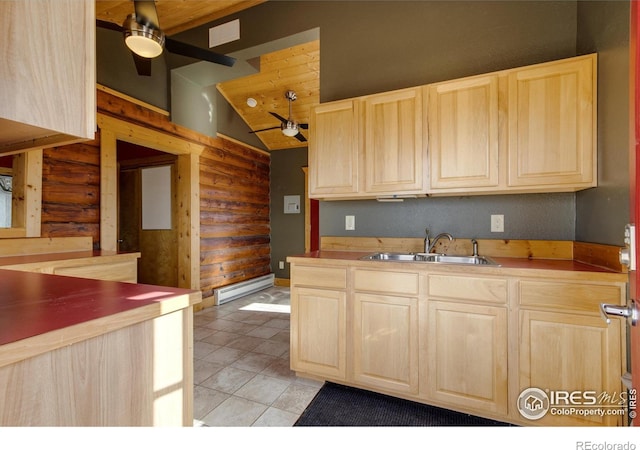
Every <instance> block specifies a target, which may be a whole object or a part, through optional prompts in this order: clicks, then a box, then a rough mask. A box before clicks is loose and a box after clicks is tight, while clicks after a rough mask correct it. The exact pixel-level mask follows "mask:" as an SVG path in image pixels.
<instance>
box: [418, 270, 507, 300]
mask: <svg viewBox="0 0 640 450" xmlns="http://www.w3.org/2000/svg"><path fill="white" fill-rule="evenodd" d="M428 279H429V282H428V284H429V287H428V289H429V290H428V292H429V297H438V298H445V299H455V300H476V301H483V302H491V303H506V301H507V292H508V287H507V280H502V279H497V278H478V277H471V276H468V277H466V276H465V277H459V276H450V275H429V278H428Z"/></svg>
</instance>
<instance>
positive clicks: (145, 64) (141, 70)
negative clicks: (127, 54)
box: [131, 52, 151, 77]
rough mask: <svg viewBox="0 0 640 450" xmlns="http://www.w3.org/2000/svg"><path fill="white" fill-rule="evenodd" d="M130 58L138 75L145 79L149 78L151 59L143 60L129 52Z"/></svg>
mask: <svg viewBox="0 0 640 450" xmlns="http://www.w3.org/2000/svg"><path fill="white" fill-rule="evenodd" d="M131 56H132V57H133V62H134V63H135V65H136V70H137V71H138V75H142V76H145V77H149V76H151V58H144V57H142V56H140V55H137V54H136V53H133V52H131Z"/></svg>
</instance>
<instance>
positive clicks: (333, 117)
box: [309, 100, 360, 198]
mask: <svg viewBox="0 0 640 450" xmlns="http://www.w3.org/2000/svg"><path fill="white" fill-rule="evenodd" d="M359 142H360V136H359V126H358V103H357V102H356V101H354V100H345V101H338V102H331V103H327V104H322V105H318V106H316V107H315V108H314V109H313V111H312V112H311V117H310V122H309V196H310V197H311V198H324V197H327V198H329V197H345V196H350V195H353V194H356V193H358V192H359V191H360V175H359V171H360V159H359V154H358V152H359V149H360V147H359Z"/></svg>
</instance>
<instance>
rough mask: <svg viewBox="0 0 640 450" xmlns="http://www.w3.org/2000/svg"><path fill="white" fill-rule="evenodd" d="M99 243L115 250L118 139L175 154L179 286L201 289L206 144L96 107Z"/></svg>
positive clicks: (116, 245) (116, 242) (105, 248)
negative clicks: (202, 179) (202, 172)
mask: <svg viewBox="0 0 640 450" xmlns="http://www.w3.org/2000/svg"><path fill="white" fill-rule="evenodd" d="M97 123H98V128H99V130H100V248H101V250H103V251H111V252H116V251H117V250H118V163H117V141H119V140H120V141H126V142H130V143H132V144H137V145H141V146H144V147H148V148H151V149H154V150H158V151H161V152H166V153H171V154H173V155H177V156H178V159H177V162H176V171H177V177H178V183H177V204H178V210H177V216H178V223H177V228H178V287H180V288H187V289H194V290H199V289H200V201H199V198H200V169H199V165H200V155H201V154H202V152H203V151H204V146H203V145H200V144H196V143H194V142H191V141H188V140H185V139H182V138H180V137H178V136H175V135H171V134H168V133H162V132H159V131H156V130H153V129H150V128H145V127H142V126H140V125H135V124H133V123H130V122H127V121H125V120H121V119H117V118H115V117H112V116H107V115H105V114H101V113H98V117H97Z"/></svg>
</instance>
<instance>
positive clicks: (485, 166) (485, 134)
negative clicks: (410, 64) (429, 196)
mask: <svg viewBox="0 0 640 450" xmlns="http://www.w3.org/2000/svg"><path fill="white" fill-rule="evenodd" d="M426 90H428V108H427V123H428V124H429V137H428V139H429V160H430V171H429V176H430V180H431V181H430V185H431V190H438V191H440V190H450V189H453V190H454V191H455V189H456V188H467V189H465V190H468V188H476V187H479V188H486V187H497V186H498V170H499V166H498V148H499V129H498V125H499V111H498V105H499V103H498V76H497V75H489V76H483V77H476V78H470V79H464V80H459V81H452V82H447V83H438V84H434V85H430V86H429V87H428V88H426Z"/></svg>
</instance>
